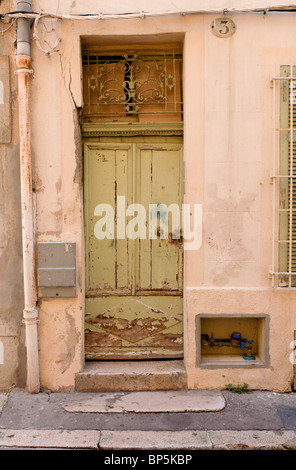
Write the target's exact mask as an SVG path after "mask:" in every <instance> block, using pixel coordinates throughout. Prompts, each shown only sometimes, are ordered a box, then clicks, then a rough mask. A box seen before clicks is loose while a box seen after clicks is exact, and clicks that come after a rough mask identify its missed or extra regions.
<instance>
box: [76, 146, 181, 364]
mask: <svg viewBox="0 0 296 470" xmlns="http://www.w3.org/2000/svg"><path fill="white" fill-rule="evenodd" d="M84 153H85V222H86V253H87V255H86V315H85V317H86V358H87V359H111V358H112V359H126V358H134V359H141V358H169V357H170V358H172V357H182V355H183V334H182V313H183V312H182V310H183V308H182V304H183V302H182V300H183V299H182V282H183V245H182V237H181V236H180V238H179V239H175V238H172V236H171V234H172V232H173V230H172V220H171V218H172V217H170V216H169V217H168V232H169V236H168V237H167V238H163V239H162V238H160V232H161V220H160V225H159V229H158V232H159V233H158V237H157V238H155V239H150V238H149V227H148V224H146V225H147V226H146V229H147V237H146V238H145V239H138V238H137V239H135V240H131V239H129V238H128V237H125V238H124V239H117V238H116V237H115V239H107V238H105V239H103V240H98V239H97V238H96V236H95V224H96V223H97V221H98V217H96V216H95V208H96V206H97V205H98V204H100V203H104V204H109V205H111V206H112V207H113V209H114V213H115V214H116V213H117V211H116V209H117V207H116V204H117V200H118V199H117V197H118V196H125V203H126V207H128V206H129V205H130V204H132V203H139V204H141V205H142V206H144V207H145V209H146V211H147V212H146V213H148V212H149V207H150V206H149V205H152V204H155V205H156V204H166V205H167V206H169V205H170V204H178V205H179V207H180V208H181V206H182V197H183V196H182V144H181V143H180V144H178V143H166V144H165V145H164V144H163V143H162V144H154V143H153V141H151V145H148V146H147V138H146V145H144V144H140V143H137V144H135V143H126V144H125V143H120V142H118V143H116V141H114V143H113V144H111V143H110V144H94V143H86V144H85V152H84ZM162 215H163V214H162V213H161V214H160V219H161V217H162ZM115 219H116V217H115ZM115 229H116V220H115Z"/></svg>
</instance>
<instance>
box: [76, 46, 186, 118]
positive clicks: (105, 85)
mask: <svg viewBox="0 0 296 470" xmlns="http://www.w3.org/2000/svg"><path fill="white" fill-rule="evenodd" d="M83 72H84V73H83V76H84V108H83V115H84V117H85V118H86V119H85V120H86V121H88V120H89V121H91V118H92V117H94V118H95V117H97V118H99V117H102V118H105V119H106V118H107V119H108V118H109V119H110V120H114V119H115V118H116V119H119V120H120V119H121V118H122V119H123V120H134V121H141V120H143V121H145V120H147V117H148V116H150V119H148V120H150V121H151V120H153V116H154V120H156V121H159V120H160V119H159V118H160V116H164V115H165V116H167V117H166V118H163V119H161V120H164V121H168V120H172V121H181V120H182V111H183V109H182V108H183V106H182V105H183V103H182V54H181V52H179V51H174V50H173V51H167V50H163V51H155V52H153V51H145V50H144V51H139V50H133V51H124V52H118V51H117V52H114V53H112V54H110V53H106V52H105V53H102V52H100V53H98V52H92V51H88V52H86V53H84V55H83ZM157 115H158V118H157V117H156V116H157ZM144 116H146V118H145V117H144ZM87 118H89V119H87Z"/></svg>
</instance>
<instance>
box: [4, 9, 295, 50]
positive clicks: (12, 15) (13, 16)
mask: <svg viewBox="0 0 296 470" xmlns="http://www.w3.org/2000/svg"><path fill="white" fill-rule="evenodd" d="M270 12H296V3H294V4H285V5H270V6H264V7H256V8H254V7H249V8H222V9H221V8H220V9H200V10H189V9H185V10H167V11H157V12H144V11H141V12H131V13H113V14H107V13H106V14H105V13H99V14H97V13H87V14H76V15H75V14H74V15H73V14H71V15H65V14H58V13H49V12H44V11H40V12H39V13H36V12H31V13H27V12H21V11H12V12H7V13H3V14H0V20H1V21H2V20H3V19H5V18H8V19H9V20H14V21H13V22H12V23H11V24H10V26H9V27H8V28H7V29H5V30H3V31H0V33H4V32H6V31H8V29H10V28H11V26H12V25H13V24H14V22H15V21H16V20H17V19H19V18H28V19H32V20H34V32H33V38H34V39H35V41H36V45H37V47H38V48H39V49H40V50H41V51H42V52H43V53H44V54H46V55H49V54H50V53H51V52H53V51H55V50H56V49H57V47H58V45H59V43H60V41H61V38H57V40H56V42H55V44H54V46H53V47H52V48H51V49H50V50H47V49H44V48H43V47H42V46H41V44H40V40H39V35H38V24H39V22H40V20H41V19H42V18H51V19H57V20H70V21H75V20H80V21H86V20H104V19H106V20H111V19H131V18H141V19H143V20H144V19H145V18H148V17H154V18H155V17H163V16H176V15H181V16H189V15H205V14H223V15H226V14H231V13H263V14H266V13H270Z"/></svg>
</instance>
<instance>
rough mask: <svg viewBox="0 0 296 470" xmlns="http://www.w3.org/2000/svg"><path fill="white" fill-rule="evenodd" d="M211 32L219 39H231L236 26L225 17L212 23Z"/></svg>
mask: <svg viewBox="0 0 296 470" xmlns="http://www.w3.org/2000/svg"><path fill="white" fill-rule="evenodd" d="M211 30H212V33H213V34H215V36H217V37H218V38H229V37H230V36H232V35H233V34H234V33H235V31H236V26H235V23H234V22H233V21H232V20H231V19H230V18H227V17H226V16H223V17H222V18H216V19H215V20H214V21H212V23H211Z"/></svg>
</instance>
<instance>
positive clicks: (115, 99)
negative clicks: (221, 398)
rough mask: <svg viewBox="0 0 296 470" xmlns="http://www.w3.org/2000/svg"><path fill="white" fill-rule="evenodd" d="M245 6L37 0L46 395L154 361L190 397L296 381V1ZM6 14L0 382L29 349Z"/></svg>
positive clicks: (36, 137) (35, 79)
mask: <svg viewBox="0 0 296 470" xmlns="http://www.w3.org/2000/svg"><path fill="white" fill-rule="evenodd" d="M49 3H50V4H49ZM53 3H54V5H53ZM177 3H178V2H177ZM256 3H257V2H255V1H253V2H252V1H248V2H246V1H243V0H241V1H240V2H235V9H236V10H234V4H232V3H231V2H229V1H225V2H223V1H222V0H213V1H212V2H210V4H211V5H210V6H209V2H206V1H199V2H195V1H190V0H188V1H182V2H179V7H178V8H176V2H171V1H170V0H165V1H163V2H161V5H159V2H156V1H154V0H153V1H152V0H150V1H149V2H147V1H145V0H142V1H138V2H134V1H133V0H130V1H126V2H124V5H122V2H121V3H119V2H115V1H114V2H113V1H111V2H110V1H109V2H103V1H102V2H99V4H98V2H95V1H93V0H89V1H87V2H86V1H83V2H82V1H79V0H76V1H64V2H59V1H56V2H47V1H46V0H44V1H42V0H40V1H38V2H37V1H34V0H33V1H32V5H31V11H32V12H33V16H32V18H31V52H30V54H31V65H30V70H32V73H30V74H27V75H30V78H29V83H30V85H29V88H30V100H29V106H30V111H29V113H30V143H31V161H32V197H33V203H34V214H35V217H34V246H35V273H36V283H37V299H36V300H37V303H36V305H37V309H38V327H37V328H38V361H39V370H38V374H39V376H40V385H41V387H42V388H43V389H48V390H52V391H71V390H74V389H75V386H76V388H77V384H78V383H79V380H80V378H79V377H80V376H79V374H81V373H82V374H83V371H85V370H86V369H87V367H92V366H93V367H94V370H96V368H98V369H99V368H100V366H102V367H104V368H105V369H108V365H109V366H110V368H112V367H113V365H114V363H115V362H116V363H121V362H120V361H129V362H132V361H134V362H137V364H142V365H143V367H144V368H145V367H146V365H147V364H148V362H147V361H149V363H151V364H156V365H157V364H160V363H161V366H162V368H164V370H165V367H166V364H167V367H168V370H171V371H174V364H175V365H176V370H179V368H180V364H181V365H182V368H183V369H184V374H185V375H184V377H185V382H184V383H183V385H182V387H186V388H189V389H211V388H220V389H221V388H224V387H225V385H226V384H228V383H232V384H241V383H248V384H249V386H250V387H251V388H253V389H264V390H273V391H280V392H287V391H291V390H292V388H293V383H294V352H293V351H294V333H295V331H296V315H295V308H296V292H295V284H296V283H295V277H296V266H295V263H296V251H295V250H294V247H295V246H296V245H295V243H296V238H295V237H296V235H295V231H294V227H295V226H294V222H295V220H296V216H295V209H296V206H295V204H296V203H295V199H294V194H296V192H295V193H294V191H293V189H294V175H295V171H294V168H295V169H296V160H294V156H295V151H294V149H295V147H294V140H295V139H294V116H295V113H294V111H295V107H294V105H295V102H294V99H295V89H296V75H295V73H296V29H295V21H296V12H294V11H292V10H291V9H290V10H287V9H283V8H282V7H281V8H276V4H277V3H278V5H280V4H281V3H282V2H275V1H274V2H273V4H272V5H271V3H270V2H268V1H264V2H263V1H262V5H260V9H259V11H254V10H256V9H257V8H258V5H256ZM271 7H272V8H271ZM16 10H17V2H16V1H12V0H3V1H2V2H1V5H0V13H1V15H3V16H2V18H1V19H2V25H1V29H2V30H6V29H7V31H5V32H3V34H2V35H0V51H1V52H0V61H1V69H0V85H1V84H2V85H1V86H0V106H1V117H0V136H1V142H0V155H1V163H0V165H1V185H0V209H1V212H0V214H1V221H2V222H1V227H0V242H1V245H0V263H1V270H0V272H1V282H0V290H1V299H2V302H1V316H0V341H1V349H0V353H1V350H2V360H1V361H0V362H1V363H0V388H1V389H8V388H10V387H12V386H14V385H17V386H21V387H25V385H26V376H27V366H26V357H27V353H28V347H27V344H26V340H25V328H26V324H24V323H23V322H22V318H23V313H22V311H23V308H24V291H23V283H24V277H25V274H24V272H23V268H22V259H23V253H24V249H25V247H24V245H23V246H22V209H21V200H22V193H21V187H20V172H19V159H20V158H19V154H20V151H19V148H20V138H21V137H20V134H19V132H18V131H19V107H18V98H19V94H20V88H19V87H18V84H17V80H18V76H17V75H18V74H16V73H15V71H16V70H17V66H16V61H15V57H16V49H15V41H16V28H17V27H18V18H19V17H17V16H16V15H15V14H13V13H12V14H11V16H9V15H7V14H8V13H9V12H15V11H16ZM176 10H179V11H180V12H181V13H179V12H178V11H176ZM40 12H43V13H44V12H46V13H48V15H47V16H46V15H45V14H43V16H42V15H39V13H40ZM127 12H128V13H127ZM133 13H135V14H134V15H133ZM160 13H162V14H160ZM34 15H35V16H34ZM79 15H80V16H79ZM81 15H85V16H84V17H82V16H81ZM93 15H98V16H97V17H93ZM25 18H26V21H29V20H28V19H27V18H28V17H25ZM8 28H9V29H8ZM19 69H20V67H19ZM20 73H22V68H21V72H20ZM294 77H295V79H294ZM295 191H296V188H295ZM134 204H136V205H137V207H135V206H133V205H134ZM171 205H172V207H171ZM166 208H168V211H166ZM174 210H175V213H174ZM178 210H179V212H178ZM153 211H154V212H153ZM182 220H183V224H182V223H181V222H182ZM178 221H179V222H180V223H179V226H180V227H179V228H180V230H178ZM186 224H187V225H186ZM188 226H190V228H188ZM151 227H152V228H151ZM189 232H190V233H189ZM190 237H191V238H190ZM119 367H120V365H119ZM147 367H148V366H147ZM110 370H111V369H110ZM75 384H76V385H75ZM149 387H150V388H152V389H153V387H154V386H153V385H149Z"/></svg>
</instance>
